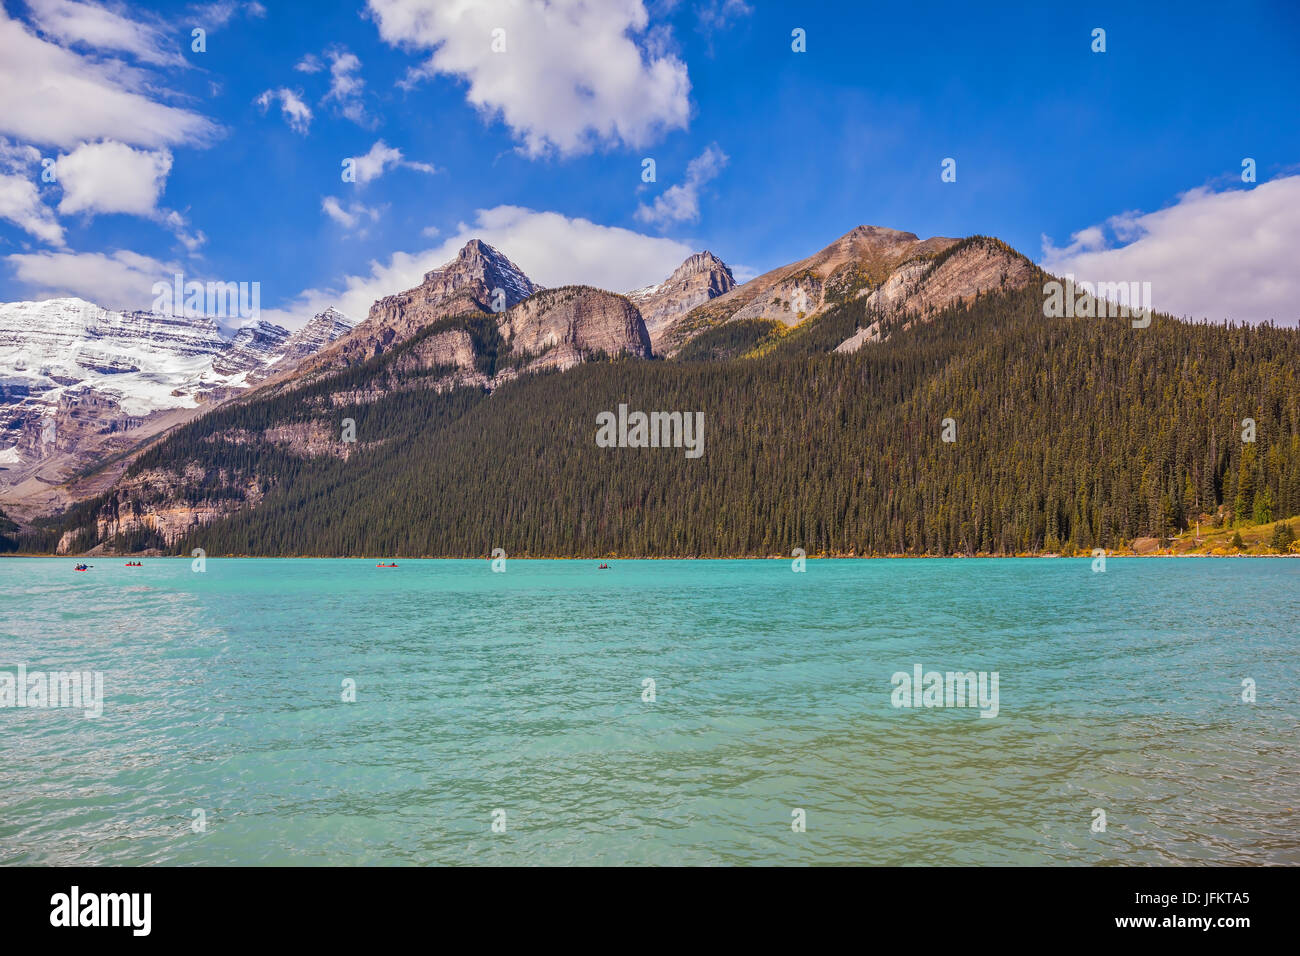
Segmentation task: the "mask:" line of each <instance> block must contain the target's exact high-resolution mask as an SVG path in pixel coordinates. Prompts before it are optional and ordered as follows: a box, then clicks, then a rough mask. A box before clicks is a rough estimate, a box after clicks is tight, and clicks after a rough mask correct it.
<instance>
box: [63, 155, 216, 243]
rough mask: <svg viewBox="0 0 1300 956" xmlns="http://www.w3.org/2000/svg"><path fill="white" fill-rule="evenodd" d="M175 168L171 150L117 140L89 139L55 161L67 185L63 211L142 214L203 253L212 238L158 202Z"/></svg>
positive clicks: (94, 214)
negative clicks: (130, 144)
mask: <svg viewBox="0 0 1300 956" xmlns="http://www.w3.org/2000/svg"><path fill="white" fill-rule="evenodd" d="M171 168H172V154H171V152H170V151H169V150H166V149H160V150H157V151H150V150H145V149H132V148H131V147H130V146H127V145H126V144H125V143H117V142H113V141H112V140H106V141H104V142H102V143H83V144H82V145H80V146H78V147H77V148H76V149H74V150H73V151H72V152H71V153H68V154H67V155H63V156H60V157H59V159H58V162H57V163H56V164H55V170H56V172H57V174H58V181H59V184H60V185H61V186H62V187H63V199H62V200H61V201H60V202H59V212H60V213H61V214H63V215H65V216H69V215H75V214H76V213H85V214H87V215H89V216H96V215H103V214H108V213H122V214H124V215H128V216H140V217H141V218H144V219H150V220H152V221H154V222H156V223H158V224H159V225H161V226H163V227H165V228H166V229H169V230H170V231H171V232H172V233H174V234H175V236H176V238H177V240H179V241H180V243H181V244H182V245H183V246H185V248H186V250H188V251H189V252H190V253H194V252H197V251H198V249H199V247H200V246H202V245H203V244H204V242H206V241H207V237H206V236H205V235H204V234H203V233H202V232H191V231H190V227H189V223H188V222H187V221H186V219H185V217H184V216H182V215H181V214H180V213H178V212H176V211H175V210H172V209H164V208H162V207H160V206H159V205H158V201H159V199H161V198H162V194H163V190H164V189H165V188H166V186H167V176H168V174H169V173H170V172H171Z"/></svg>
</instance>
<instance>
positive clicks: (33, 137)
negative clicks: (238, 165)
mask: <svg viewBox="0 0 1300 956" xmlns="http://www.w3.org/2000/svg"><path fill="white" fill-rule="evenodd" d="M156 85H157V80H156V77H154V76H152V75H151V74H149V73H146V72H144V71H142V70H139V69H135V68H133V67H130V66H128V65H126V64H125V63H122V62H121V61H119V60H100V59H92V58H90V57H86V56H81V55H79V54H77V53H75V52H73V51H71V50H67V49H64V48H63V47H61V46H59V45H57V44H55V43H52V42H49V41H47V40H43V39H41V38H39V37H37V36H35V35H34V34H33V33H31V32H30V31H29V30H28V29H27V28H26V27H25V26H24V25H23V24H22V23H20V22H18V21H17V20H14V19H12V18H10V17H9V15H8V14H7V13H6V12H5V10H4V8H3V7H0V104H3V108H0V134H9V135H12V136H15V137H17V138H19V139H22V140H25V141H27V142H30V143H42V144H51V145H55V146H69V147H71V146H75V145H77V144H78V143H80V142H83V141H85V140H94V139H104V138H112V139H116V140H120V141H122V142H126V143H132V144H135V145H137V146H149V147H158V146H165V145H169V144H176V143H185V144H187V145H196V146H204V145H207V144H208V143H209V142H211V140H212V139H213V138H215V136H216V135H217V133H218V132H219V128H218V127H217V126H216V125H215V124H214V123H213V122H212V121H211V120H209V119H208V118H207V117H204V116H201V115H199V114H198V113H194V112H192V111H190V110H184V109H177V108H176V107H172V106H166V105H163V104H162V103H158V102H155V101H154V100H153V99H152V95H153V93H154V91H155V89H156Z"/></svg>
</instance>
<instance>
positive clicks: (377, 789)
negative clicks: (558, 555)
mask: <svg viewBox="0 0 1300 956" xmlns="http://www.w3.org/2000/svg"><path fill="white" fill-rule="evenodd" d="M123 560H124V559H121V558H117V559H105V558H99V559H92V561H91V563H92V564H93V565H94V567H93V568H92V569H91V570H90V571H87V572H84V573H75V572H74V571H73V570H72V568H73V564H74V561H73V560H71V559H66V560H65V559H57V560H53V559H32V560H24V559H6V560H0V672H4V671H9V672H14V673H16V668H17V666H18V665H20V664H21V665H25V666H26V668H27V670H28V672H36V671H42V670H45V671H50V670H74V669H75V670H86V671H100V672H102V674H103V679H104V702H103V714H102V716H101V717H99V718H97V719H95V718H87V717H85V716H84V715H83V713H82V712H81V711H79V710H71V709H53V708H44V709H42V708H16V707H8V708H0V761H3V778H2V783H0V863H9V864H143V863H159V864H179V865H187V864H308V865H311V864H329V865H338V864H465V863H475V864H584V863H591V864H622V863H631V864H644V863H659V864H741V863H745V864H826V863H841V864H843V863H857V864H990V863H992V864H1007V863H1009V864H1022V863H1023V864H1031V863H1032V864H1061V865H1082V864H1160V863H1203V862H1204V863H1234V864H1245V863H1273V864H1298V863H1300V716H1298V715H1300V561H1288V560H1251V559H1230V560H1214V559H1204V558H1201V559H1197V558H1183V559H1142V558H1130V559H1123V558H1111V559H1108V561H1107V567H1106V571H1105V573H1093V572H1092V570H1091V567H1090V565H1091V561H1090V560H1088V559H1078V560H1075V559H1055V560H1043V559H1038V560H1035V559H1024V560H1008V559H1002V560H979V559H973V560H971V559H968V560H878V561H851V560H845V561H808V563H807V570H806V572H804V573H802V574H797V573H793V572H792V570H791V564H790V562H789V561H615V562H613V564H614V567H613V569H612V570H610V571H599V572H598V571H596V570H595V566H596V562H594V561H521V560H510V561H508V562H507V565H506V571H505V572H504V573H493V572H492V570H491V565H490V563H489V562H488V561H405V560H404V561H401V562H399V563H400V567H399V568H397V569H395V570H389V569H382V570H381V569H378V568H376V567H375V561H373V560H370V561H362V560H358V561H351V560H247V559H244V560H236V559H227V560H222V559H209V560H208V561H207V568H206V571H204V572H203V573H195V572H193V571H192V570H191V564H190V562H189V561H188V560H165V559H149V558H146V559H144V567H141V568H126V567H124V566H123ZM916 665H921V667H922V668H923V669H924V670H925V671H930V670H936V671H941V672H946V671H962V672H965V671H975V672H979V671H984V672H987V673H990V674H991V673H992V672H995V671H996V672H997V673H998V675H999V684H998V692H999V694H998V713H997V716H996V717H993V718H983V717H980V711H979V710H978V709H974V708H969V707H967V708H961V707H934V708H925V707H920V708H896V707H894V706H893V703H892V700H893V690H894V685H893V683H892V682H891V677H892V675H893V674H895V673H896V672H905V673H908V674H910V673H911V672H912V671H913V668H914V667H915V666H916ZM646 678H651V679H653V680H654V682H655V685H654V691H655V700H654V701H653V702H650V701H646V700H643V699H642V698H643V681H644V680H645V679H646ZM1247 679H1249V680H1250V681H1253V682H1254V686H1255V693H1256V695H1257V696H1256V700H1255V702H1254V703H1247V702H1243V700H1242V693H1243V681H1244V680H1247ZM345 680H353V681H355V682H356V700H355V702H350V703H349V702H344V701H343V700H342V697H343V695H344V690H343V687H344V681H345ZM796 809H801V810H803V811H804V813H805V815H806V832H795V831H794V830H792V827H791V822H792V819H794V817H793V816H792V813H793V811H795V810H796ZM1099 809H1100V810H1104V812H1105V815H1106V829H1105V831H1104V832H1093V829H1092V827H1093V825H1094V819H1097V818H1096V817H1095V815H1094V811H1096V810H1099ZM196 810H201V811H203V814H204V820H205V823H206V827H205V829H204V830H203V832H198V833H196V832H194V827H193V825H192V824H193V822H194V821H195V819H196V817H195V814H194V811H196ZM496 810H504V811H505V832H493V821H494V816H493V812H494V811H496ZM496 819H497V820H500V817H499V816H498V817H497V818H496Z"/></svg>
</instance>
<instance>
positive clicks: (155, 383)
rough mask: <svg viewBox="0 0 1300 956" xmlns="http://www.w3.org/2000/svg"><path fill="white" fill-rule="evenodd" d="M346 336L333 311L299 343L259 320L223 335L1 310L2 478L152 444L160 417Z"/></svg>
mask: <svg viewBox="0 0 1300 956" xmlns="http://www.w3.org/2000/svg"><path fill="white" fill-rule="evenodd" d="M351 327H352V324H351V323H350V322H349V321H348V320H347V319H346V318H345V317H344V316H342V315H341V314H340V313H338V312H336V311H335V310H333V309H329V310H327V311H326V312H324V313H321V315H319V316H317V317H316V318H315V319H313V320H312V321H311V322H309V323H308V324H307V325H306V326H304V328H303V329H301V330H299V331H298V332H296V333H293V334H292V335H291V334H290V333H289V331H288V330H287V329H284V328H281V327H280V326H278V325H274V324H272V323H270V322H265V321H261V320H257V321H254V322H250V323H248V324H246V325H245V326H243V327H241V328H239V329H237V330H235V332H234V333H233V335H226V334H223V332H222V330H221V327H220V326H219V325H218V324H217V323H216V322H215V321H214V320H213V319H211V318H208V317H204V316H199V317H190V316H173V315H166V314H161V313H154V312H119V311H114V310H112V309H105V308H102V307H100V306H98V305H95V304H94V303H92V302H87V301H85V300H84V299H78V298H63V299H47V300H45V301H43V302H9V303H0V465H4V466H6V467H7V468H8V469H9V471H10V472H11V474H7V475H5V476H4V477H5V478H7V479H8V480H9V481H13V480H14V479H15V478H17V477H21V476H22V474H13V472H20V473H30V470H31V466H36V465H39V464H40V463H41V462H43V461H46V460H49V459H54V458H60V459H61V463H62V464H65V465H68V466H73V465H76V466H81V465H84V464H86V463H87V456H86V454H84V453H85V452H88V451H89V449H90V448H91V446H98V445H101V444H104V442H101V441H97V440H96V436H99V437H100V438H103V437H104V436H109V437H110V438H125V437H127V435H128V433H130V438H131V440H133V441H138V440H139V439H141V438H144V437H148V435H149V434H150V430H149V423H150V421H151V420H153V419H158V418H159V417H160V416H161V415H162V413H166V412H171V411H174V410H182V409H195V408H198V407H199V406H200V405H202V404H204V403H206V402H208V401H211V400H212V399H214V398H222V397H225V396H228V395H230V394H233V393H234V392H236V391H238V390H240V389H243V388H246V387H248V386H249V385H251V384H253V383H254V382H256V381H259V380H260V379H261V378H263V377H265V375H266V374H267V370H268V369H271V368H276V369H277V370H278V369H283V368H287V367H289V366H290V365H292V364H296V363H297V362H298V361H299V360H300V359H301V358H302V357H303V356H304V355H309V354H312V353H313V352H314V351H315V350H317V349H319V348H320V347H322V346H323V345H325V344H328V343H329V342H331V341H333V340H334V339H336V338H338V337H339V336H340V335H343V334H346V332H347V331H348V330H350V329H351ZM172 417H175V416H172ZM160 427H161V426H160ZM117 443H118V442H115V441H108V442H107V444H109V445H113V444H117ZM91 457H92V458H93V457H94V456H91ZM24 465H25V466H29V467H27V468H21V467H20V466H24ZM47 477H50V478H54V477H58V476H57V474H51V475H50V476H47Z"/></svg>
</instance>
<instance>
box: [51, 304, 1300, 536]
mask: <svg viewBox="0 0 1300 956" xmlns="http://www.w3.org/2000/svg"><path fill="white" fill-rule="evenodd" d="M869 321H870V317H868V316H866V315H864V314H863V307H862V306H861V304H860V302H854V303H849V304H844V305H841V306H838V307H836V308H835V309H833V310H832V311H830V312H829V313H827V314H826V315H824V316H821V317H819V318H816V319H814V320H811V321H809V322H807V323H805V324H804V325H802V326H800V327H797V328H796V329H794V330H793V331H786V330H784V329H779V328H776V327H774V326H772V325H770V324H767V323H762V322H750V323H745V324H743V325H741V324H737V325H736V326H735V327H730V326H727V325H723V326H720V327H719V328H717V329H715V330H713V331H712V332H706V333H705V334H704V335H703V336H701V337H700V338H699V339H698V340H696V342H695V343H692V345H689V346H688V347H687V348H686V349H685V350H683V354H682V358H681V359H678V360H671V361H663V360H655V361H643V360H630V359H629V360H601V361H592V362H589V363H585V364H583V365H580V366H578V367H576V368H573V369H571V370H569V371H567V372H563V373H545V374H539V375H528V376H523V377H521V378H518V379H516V380H514V381H511V382H509V383H507V384H505V385H503V386H502V387H500V388H498V389H497V390H496V391H495V392H493V393H491V394H488V393H487V392H486V391H485V390H483V389H480V388H460V389H456V390H453V391H442V392H439V391H437V390H435V389H433V388H430V387H428V382H429V381H432V376H431V375H428V373H426V375H427V376H428V379H427V380H421V379H420V378H418V377H417V378H409V377H406V378H404V377H402V376H401V375H400V374H398V372H397V371H396V369H398V368H400V367H401V363H400V362H399V361H398V360H399V359H400V358H401V356H402V354H403V351H404V349H405V348H407V347H409V345H410V343H408V344H407V346H403V347H399V348H397V349H394V350H393V351H391V352H389V353H387V354H385V355H382V356H380V357H378V358H376V359H372V360H371V361H370V362H368V363H366V364H364V365H361V366H356V367H353V368H350V369H347V370H346V371H344V372H342V373H340V374H339V375H337V376H335V377H333V378H330V379H326V380H323V381H318V382H314V383H312V384H310V385H307V386H304V387H303V388H300V389H298V390H296V391H292V392H288V393H285V394H276V395H271V396H266V397H259V396H257V395H253V396H249V397H248V398H245V399H242V400H239V401H237V402H235V403H232V404H230V405H227V406H223V407H221V408H218V409H216V410H214V411H213V412H211V413H209V414H208V415H206V416H204V417H203V418H201V419H199V420H197V421H196V422H194V423H192V424H190V425H189V426H186V427H185V428H183V429H181V430H179V431H177V432H176V433H174V434H173V435H171V436H169V437H168V438H166V439H165V440H163V441H162V442H161V443H159V444H158V445H156V446H155V447H154V448H152V449H151V450H149V451H148V452H146V453H145V454H144V455H142V456H141V457H140V458H139V459H138V460H137V461H136V462H135V463H134V465H133V466H132V467H131V469H130V470H129V472H128V475H127V477H128V478H130V477H131V476H133V475H141V474H144V473H147V472H149V471H151V470H158V469H167V470H170V471H172V472H175V473H177V474H181V473H185V472H186V469H187V466H188V468H189V471H188V473H187V477H186V478H185V481H184V484H183V487H182V488H181V490H180V491H179V492H173V502H174V501H175V500H179V501H181V502H185V503H189V504H195V503H200V502H205V501H208V502H210V501H213V500H220V499H221V498H222V497H223V496H229V495H231V494H232V492H231V491H230V489H231V488H232V487H250V486H251V487H255V488H256V489H257V491H258V494H259V495H260V496H262V497H261V500H260V501H259V502H258V503H257V504H256V506H255V507H244V508H243V509H242V510H241V511H239V512H238V513H237V514H235V515H233V516H231V517H228V518H224V519H222V520H219V521H216V522H215V523H213V524H210V525H208V526H204V527H195V528H193V529H192V530H191V532H190V533H188V534H186V535H184V537H183V538H182V539H180V540H174V541H170V542H163V541H162V540H161V539H160V538H159V537H158V536H157V535H156V534H152V533H143V532H137V533H135V534H133V535H131V536H120V537H119V539H118V540H115V541H112V542H110V544H111V545H112V546H114V547H117V548H120V549H124V550H131V549H138V548H146V547H158V548H162V549H163V550H165V551H167V552H169V553H179V554H189V552H190V550H191V549H192V548H203V549H204V550H205V551H206V552H207V554H209V555H225V554H248V555H392V556H466V557H470V556H487V555H489V554H490V553H491V552H492V550H493V549H495V548H503V549H505V551H506V552H507V553H508V554H509V555H510V556H512V557H515V556H518V557H525V556H602V555H624V556H664V557H668V556H700V557H715V556H729V555H736V556H739V555H788V554H789V553H790V552H791V551H792V549H794V548H803V549H804V550H805V551H806V552H807V553H808V554H810V555H817V554H856V555H873V554H916V555H923V554H924V555H949V554H976V553H985V554H1015V553H1026V552H1042V551H1047V552H1058V551H1064V552H1067V553H1069V552H1071V551H1073V550H1080V549H1082V550H1086V549H1091V548H1094V547H1104V548H1115V547H1122V546H1124V545H1125V544H1127V543H1128V542H1130V541H1132V540H1133V539H1134V538H1136V537H1139V536H1155V537H1162V536H1167V535H1170V534H1173V533H1175V532H1177V531H1180V530H1183V529H1185V528H1187V527H1188V526H1189V524H1190V523H1191V522H1194V521H1196V520H1198V519H1199V518H1200V517H1201V516H1202V515H1206V516H1212V515H1216V514H1217V513H1219V512H1220V511H1221V509H1226V511H1227V512H1228V520H1229V521H1232V520H1241V521H1254V522H1261V521H1271V520H1273V519H1274V518H1276V517H1286V516H1290V515H1293V514H1296V513H1298V512H1300V332H1297V331H1295V330H1287V329H1278V328H1273V327H1269V326H1263V327H1234V326H1223V325H1201V324H1190V323H1185V322H1180V321H1175V320H1173V319H1171V318H1168V317H1160V316H1157V317H1156V319H1155V320H1154V321H1153V323H1152V324H1151V325H1150V327H1148V328H1132V327H1131V325H1130V323H1129V322H1128V321H1127V320H1125V319H1045V318H1044V316H1043V306H1042V292H1041V289H1039V288H1035V287H1034V286H1033V285H1031V286H1029V287H1028V288H1025V289H1023V290H1019V291H1010V292H1001V293H997V294H994V295H987V296H982V297H979V298H977V299H976V300H975V301H974V302H973V303H971V304H968V305H965V306H961V307H952V308H949V309H946V310H944V311H942V312H941V313H938V314H937V315H935V316H933V317H928V320H927V321H924V322H912V323H907V322H899V323H897V324H896V325H895V327H894V328H893V329H892V332H891V334H890V335H889V337H888V338H887V339H886V340H885V341H884V342H881V343H869V344H867V345H866V346H865V347H864V348H862V349H861V350H860V351H859V352H857V353H855V354H849V355H839V354H832V353H831V351H830V350H831V349H832V348H833V347H834V346H835V345H836V344H837V343H838V342H840V341H842V340H843V339H844V338H845V336H846V335H848V334H851V333H852V331H853V329H854V328H856V327H857V326H858V325H865V324H866V323H867V322H869ZM376 388H378V389H379V390H380V392H381V393H382V397H380V398H378V399H377V400H371V399H372V398H374V396H375V395H376V394H379V392H376ZM368 389H369V391H367V390H368ZM340 394H343V395H346V396H354V399H350V400H342V401H340V399H339V398H338V396H339V395H340ZM331 396H333V399H331ZM362 396H365V400H361V398H360V397H362ZM620 404H626V405H627V406H628V407H629V408H630V409H633V410H642V411H646V412H650V411H681V412H696V411H699V412H703V413H704V420H705V428H704V442H705V444H704V449H705V450H704V454H703V456H702V457H700V458H697V459H688V458H687V457H686V456H685V454H684V453H683V450H682V449H680V448H600V447H597V445H596V443H595V440H594V436H595V431H596V416H597V414H598V413H599V412H602V411H613V410H615V409H616V408H617V407H618V406H619V405H620ZM345 418H351V419H353V420H354V421H355V423H356V446H355V453H354V454H352V455H351V456H350V457H348V458H347V459H346V460H343V459H341V458H339V457H337V456H334V455H317V456H314V457H307V456H305V455H302V454H298V453H295V452H293V451H292V450H290V449H288V448H285V447H283V446H282V445H278V444H276V443H274V442H271V441H265V440H262V441H253V442H250V441H247V440H240V441H235V440H231V439H230V437H229V436H231V435H234V434H243V435H247V434H259V433H262V432H264V430H265V429H268V428H273V427H281V426H284V425H286V424H291V423H295V422H296V423H307V422H316V423H320V424H321V425H322V426H323V427H325V428H326V429H328V430H329V431H331V432H333V433H336V434H339V433H341V432H340V423H341V422H342V420H343V419H345ZM945 419H951V422H950V423H948V424H947V425H946V426H945ZM1245 419H1252V420H1253V421H1254V423H1255V429H1254V433H1255V440H1254V441H1253V442H1250V441H1243V430H1244V426H1243V421H1244V420H1245ZM945 430H946V431H947V435H948V437H954V435H955V440H954V441H944V440H943V437H944V434H945ZM195 465H197V467H194V466H195ZM154 504H159V502H151V501H148V500H143V499H142V498H141V497H139V496H138V495H137V496H136V497H131V496H130V495H128V494H127V493H126V492H124V491H121V490H118V491H113V492H110V493H109V494H107V495H105V496H103V497H101V498H98V499H95V500H92V501H89V502H85V503H83V504H81V505H79V506H77V507H76V508H75V509H73V510H72V511H71V512H69V513H68V514H67V515H65V516H63V517H62V519H61V520H58V521H55V522H52V523H51V524H49V525H48V526H47V527H46V528H45V529H44V530H43V531H41V532H39V533H38V534H36V535H34V536H29V540H28V541H27V542H26V544H27V546H28V547H29V548H30V549H33V550H45V551H50V550H53V547H54V543H55V542H56V541H57V540H58V538H59V537H60V536H61V535H62V534H63V533H64V532H66V531H70V530H71V531H74V532H76V543H75V544H74V546H73V547H74V549H77V548H89V547H91V546H93V545H94V544H96V543H97V542H98V541H100V537H99V532H98V531H97V530H96V523H95V521H96V518H97V517H101V516H104V515H108V514H112V515H120V514H121V513H122V512H124V511H126V510H131V509H134V510H135V511H136V512H137V513H138V512H139V511H140V509H142V508H144V507H146V506H149V505H154ZM1220 520H1222V517H1221V518H1220Z"/></svg>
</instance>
